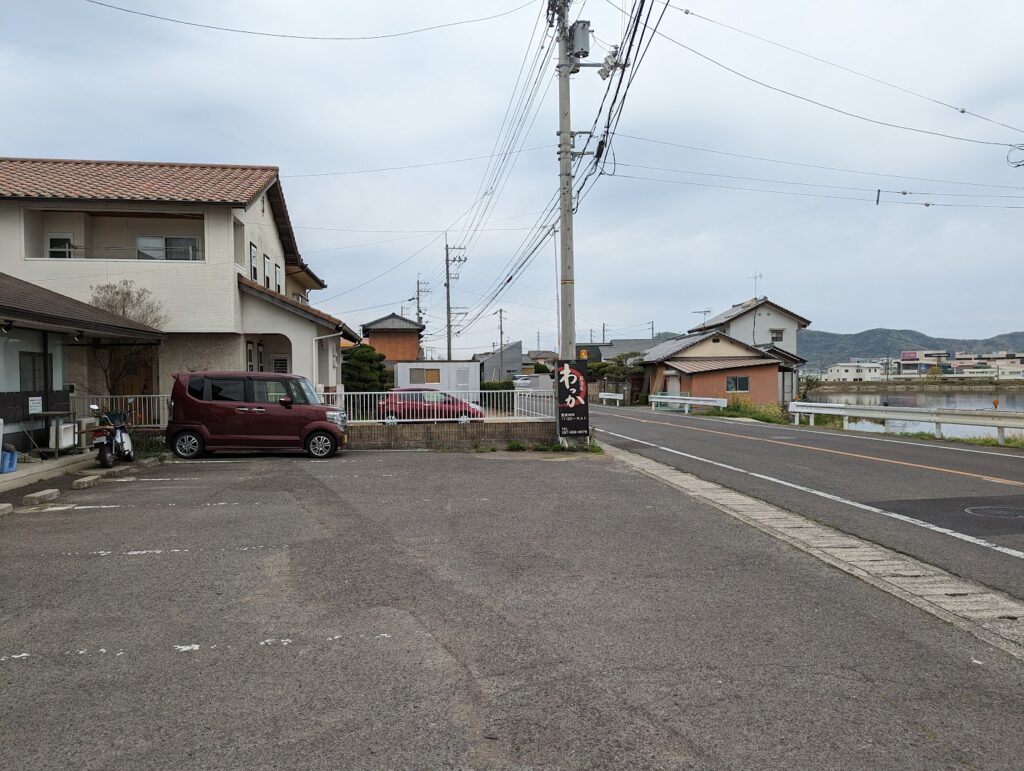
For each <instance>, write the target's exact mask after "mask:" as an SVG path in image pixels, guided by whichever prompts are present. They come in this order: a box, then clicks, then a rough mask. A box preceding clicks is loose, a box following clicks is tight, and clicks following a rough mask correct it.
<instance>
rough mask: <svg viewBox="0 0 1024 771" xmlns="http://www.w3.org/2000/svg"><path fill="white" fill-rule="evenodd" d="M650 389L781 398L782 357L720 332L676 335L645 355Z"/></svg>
mask: <svg viewBox="0 0 1024 771" xmlns="http://www.w3.org/2000/svg"><path fill="white" fill-rule="evenodd" d="M643 361H644V368H645V372H644V383H645V386H646V389H645V390H646V391H647V392H648V393H652V394H653V393H668V394H679V395H686V396H705V397H718V398H725V399H733V398H736V399H745V400H748V401H751V402H756V403H759V404H768V403H771V402H776V401H778V398H779V392H778V388H779V385H778V384H779V367H780V361H779V359H778V358H776V357H775V356H772V355H771V354H769V353H767V352H765V351H762V350H761V349H759V348H756V347H754V346H752V345H747V344H746V343H742V342H740V341H739V340H735V339H733V338H732V337H729V336H728V335H725V334H723V333H721V332H718V331H710V332H697V333H694V334H690V335H683V336H681V337H674V338H672V339H671V340H666V341H664V342H662V343H660V344H659V345H656V346H654V347H653V348H651V349H650V350H648V351H647V353H646V354H645V355H644V360H643Z"/></svg>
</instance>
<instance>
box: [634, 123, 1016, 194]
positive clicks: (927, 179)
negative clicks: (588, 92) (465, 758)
mask: <svg viewBox="0 0 1024 771" xmlns="http://www.w3.org/2000/svg"><path fill="white" fill-rule="evenodd" d="M619 136H620V137H622V138H623V139H633V140H635V141H637V142H650V143H651V144H656V145H665V146H667V147H678V148H681V149H683V150H697V151H699V152H702V153H713V154H715V155H725V156H728V157H730V158H745V159H747V160H751V161H764V162H765V163H779V164H783V165H786V166H800V167H802V168H805V169H821V170H823V171H839V172H842V173H844V174H863V175H865V176H870V177H888V178H889V179H909V180H912V181H915V182H936V183H940V184H944V185H966V186H970V187H991V188H1000V189H1003V190H1024V187H1019V186H1016V185H997V184H992V183H987V182H965V181H963V180H953V179H936V178H934V177H912V176H908V175H906V174H887V173H884V172H879V171H863V170H861V169H846V168H842V167H840V166H822V165H820V164H816V163H801V162H798V161H784V160H780V159H778V158H766V157H764V156H760V155H745V154H743V153H732V152H726V151H725V150H714V149H712V148H709V147H698V146H696V145H685V144H680V143H678V142H667V141H665V140H662V139H651V138H650V137H640V136H635V135H633V134H622V133H620V134H619Z"/></svg>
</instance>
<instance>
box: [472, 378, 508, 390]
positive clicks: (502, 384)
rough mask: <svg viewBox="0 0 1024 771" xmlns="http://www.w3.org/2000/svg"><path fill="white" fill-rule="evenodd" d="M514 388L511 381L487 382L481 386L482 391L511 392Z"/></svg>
mask: <svg viewBox="0 0 1024 771" xmlns="http://www.w3.org/2000/svg"><path fill="white" fill-rule="evenodd" d="M514 388H515V385H514V384H513V383H512V381H511V380H485V381H484V382H482V383H481V384H480V390H481V391H511V390H513V389H514Z"/></svg>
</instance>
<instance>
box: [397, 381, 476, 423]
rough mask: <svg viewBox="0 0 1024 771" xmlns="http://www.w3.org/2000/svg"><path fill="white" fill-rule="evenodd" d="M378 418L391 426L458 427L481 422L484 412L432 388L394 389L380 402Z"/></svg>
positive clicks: (462, 400)
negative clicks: (437, 424)
mask: <svg viewBox="0 0 1024 771" xmlns="http://www.w3.org/2000/svg"><path fill="white" fill-rule="evenodd" d="M377 417H378V418H379V419H380V420H383V421H384V422H385V423H387V424H388V425H392V424H394V423H398V422H400V421H413V420H417V421H441V420H457V421H458V422H459V423H469V422H470V421H481V420H483V419H484V411H483V409H481V407H480V405H479V404H474V403H473V402H467V401H466V400H464V399H460V398H459V397H457V396H452V395H451V394H447V393H445V392H444V391H435V390H433V389H432V388H392V389H391V391H390V393H388V395H387V396H385V397H384V398H383V399H381V400H380V401H379V402H377Z"/></svg>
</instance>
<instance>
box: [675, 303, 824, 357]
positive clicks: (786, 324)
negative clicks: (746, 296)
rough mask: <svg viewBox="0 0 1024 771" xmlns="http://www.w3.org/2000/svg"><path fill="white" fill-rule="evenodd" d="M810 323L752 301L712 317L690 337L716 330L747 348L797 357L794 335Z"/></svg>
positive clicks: (790, 312) (786, 312)
mask: <svg viewBox="0 0 1024 771" xmlns="http://www.w3.org/2000/svg"><path fill="white" fill-rule="evenodd" d="M810 324H811V322H810V321H809V320H807V319H805V318H804V317H803V316H799V315H797V314H796V313H793V311H789V310H786V309H785V308H783V307H782V306H781V305H777V304H776V303H773V302H772V301H771V300H769V299H768V298H767V297H754V298H751V299H750V300H747V301H745V302H741V303H738V304H736V305H734V306H732V307H731V308H730V309H729V310H727V311H725V312H723V313H719V314H718V315H717V316H712V317H711V318H710V319H708V320H707V321H705V322H704V323H703V324H700V325H698V326H696V327H693V328H692V329H690V330H689V333H691V334H692V333H695V332H710V331H712V330H718V331H719V332H722V333H724V334H726V335H729V337H731V338H733V339H734V340H739V341H740V342H742V343H746V344H747V345H754V346H761V345H773V346H775V347H776V348H779V349H781V350H783V351H787V352H789V353H791V354H794V355H796V354H797V353H798V351H797V333H798V332H799V331H800V330H801V329H806V328H807V327H808V326H810Z"/></svg>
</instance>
